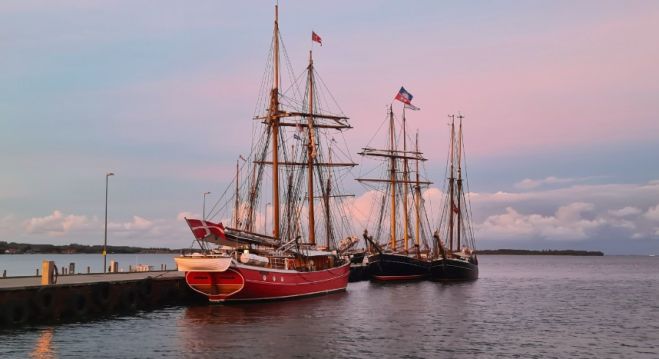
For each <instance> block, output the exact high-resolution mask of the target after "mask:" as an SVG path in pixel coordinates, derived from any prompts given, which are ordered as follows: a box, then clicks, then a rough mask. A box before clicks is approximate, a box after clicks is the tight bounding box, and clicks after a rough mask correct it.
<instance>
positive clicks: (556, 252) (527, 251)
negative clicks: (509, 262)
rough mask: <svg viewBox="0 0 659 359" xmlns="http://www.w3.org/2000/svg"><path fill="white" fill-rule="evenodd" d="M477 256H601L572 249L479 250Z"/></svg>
mask: <svg viewBox="0 0 659 359" xmlns="http://www.w3.org/2000/svg"><path fill="white" fill-rule="evenodd" d="M476 253H478V254H501V255H538V256H603V255H604V252H601V251H579V250H573V249H558V250H555V249H543V250H531V249H479V250H477V251H476Z"/></svg>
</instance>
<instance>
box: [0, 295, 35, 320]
mask: <svg viewBox="0 0 659 359" xmlns="http://www.w3.org/2000/svg"><path fill="white" fill-rule="evenodd" d="M30 314H31V313H30V307H29V306H28V305H27V304H26V303H25V302H24V301H12V302H8V303H5V305H3V306H2V312H0V315H2V317H3V318H2V319H1V320H0V322H4V323H5V324H6V325H9V326H20V325H23V324H25V323H27V321H28V320H29V319H30Z"/></svg>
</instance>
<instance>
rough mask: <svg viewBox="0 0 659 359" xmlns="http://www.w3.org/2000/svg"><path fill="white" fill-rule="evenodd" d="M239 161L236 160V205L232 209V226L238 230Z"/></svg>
mask: <svg viewBox="0 0 659 359" xmlns="http://www.w3.org/2000/svg"><path fill="white" fill-rule="evenodd" d="M239 161H240V160H236V204H235V209H234V215H235V216H236V218H235V220H234V223H233V226H234V227H235V228H236V229H238V222H239V220H238V219H239V218H240V192H239V183H240V169H239V168H238V165H239V163H240V162H239Z"/></svg>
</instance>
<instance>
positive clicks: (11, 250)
mask: <svg viewBox="0 0 659 359" xmlns="http://www.w3.org/2000/svg"><path fill="white" fill-rule="evenodd" d="M181 250H182V249H180V248H179V249H170V248H142V247H129V246H108V247H107V252H108V254H110V253H111V254H149V253H150V254H175V253H181ZM102 251H103V246H101V245H93V246H90V245H83V244H67V245H53V244H29V243H14V242H11V243H7V242H2V241H0V255H2V254H99V253H101V252H102ZM477 253H478V254H500V255H543V256H603V255H604V253H603V252H601V251H581V250H572V249H561V250H553V249H544V250H531V249H479V250H477Z"/></svg>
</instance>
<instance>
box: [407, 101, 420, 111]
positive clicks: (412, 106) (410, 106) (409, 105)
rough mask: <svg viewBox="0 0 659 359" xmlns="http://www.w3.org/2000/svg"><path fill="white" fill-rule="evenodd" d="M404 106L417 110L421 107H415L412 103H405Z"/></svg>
mask: <svg viewBox="0 0 659 359" xmlns="http://www.w3.org/2000/svg"><path fill="white" fill-rule="evenodd" d="M405 108H409V109H410V110H412V111H419V110H420V109H421V107H416V106H414V105H412V104H411V103H410V104H407V103H406V104H405Z"/></svg>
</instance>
